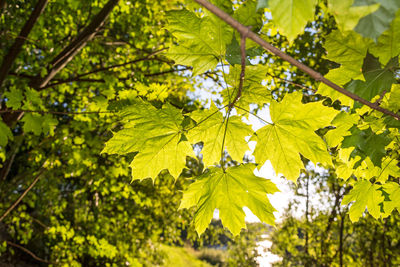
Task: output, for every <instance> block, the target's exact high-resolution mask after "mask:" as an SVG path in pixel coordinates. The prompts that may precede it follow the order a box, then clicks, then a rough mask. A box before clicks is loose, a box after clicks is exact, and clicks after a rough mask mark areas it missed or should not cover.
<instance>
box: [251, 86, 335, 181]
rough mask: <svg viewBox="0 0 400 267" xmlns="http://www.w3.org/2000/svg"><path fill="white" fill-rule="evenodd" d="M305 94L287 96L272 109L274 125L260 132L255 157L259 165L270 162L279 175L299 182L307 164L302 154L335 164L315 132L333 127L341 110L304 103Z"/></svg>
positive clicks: (255, 137) (312, 159)
mask: <svg viewBox="0 0 400 267" xmlns="http://www.w3.org/2000/svg"><path fill="white" fill-rule="evenodd" d="M301 98H302V94H301V93H292V94H288V95H286V96H285V97H284V98H283V100H282V101H281V102H279V103H277V102H272V103H271V106H270V113H271V119H272V121H273V124H272V125H267V126H264V127H263V128H261V129H260V130H258V131H257V132H256V136H254V137H253V139H255V140H256V141H257V145H256V148H255V150H254V156H255V159H256V162H257V163H264V162H265V161H267V160H270V161H271V163H272V166H273V167H274V170H275V172H276V173H282V174H283V175H284V176H285V177H286V178H288V179H290V180H292V181H296V180H297V178H298V176H299V174H300V169H302V168H303V167H304V166H303V163H302V161H301V158H300V154H301V155H303V156H304V157H306V158H308V159H310V160H311V161H312V162H314V163H317V162H320V163H322V164H331V157H330V155H329V153H328V150H327V147H326V144H325V143H324V141H323V140H322V139H321V138H320V137H319V136H318V135H317V134H316V133H315V132H314V131H316V130H317V129H319V128H323V127H326V126H329V125H330V122H331V121H332V119H333V118H334V117H335V116H336V115H337V113H338V112H337V111H336V110H334V109H331V108H328V107H325V106H323V105H322V104H321V103H319V102H314V103H308V104H302V103H301Z"/></svg>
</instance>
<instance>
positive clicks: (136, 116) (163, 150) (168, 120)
mask: <svg viewBox="0 0 400 267" xmlns="http://www.w3.org/2000/svg"><path fill="white" fill-rule="evenodd" d="M121 115H122V117H123V122H124V127H125V128H124V129H123V130H121V131H119V132H117V133H114V136H113V137H112V138H111V139H110V140H109V141H108V142H107V143H106V147H105V148H104V150H103V152H102V153H108V154H114V153H116V154H127V153H131V152H138V153H137V155H136V156H135V158H134V159H133V161H132V162H131V165H130V166H131V168H132V178H133V179H139V180H142V179H145V178H149V177H151V178H153V179H154V178H155V177H156V176H157V175H158V174H159V173H160V171H162V170H164V169H168V171H169V173H170V174H171V175H172V176H173V177H175V178H177V177H178V175H179V174H180V173H181V171H182V169H183V168H184V167H185V164H186V156H192V157H195V155H194V152H193V149H192V147H191V145H190V143H189V142H187V141H184V140H183V138H182V132H183V127H182V122H183V119H184V117H183V115H182V113H181V111H180V110H178V109H176V108H174V107H173V106H171V105H170V104H166V105H164V107H163V108H162V109H156V108H155V107H153V106H152V105H151V104H149V103H146V102H144V101H141V100H137V101H136V103H135V105H133V106H131V107H128V108H126V109H125V110H123V111H122V112H121Z"/></svg>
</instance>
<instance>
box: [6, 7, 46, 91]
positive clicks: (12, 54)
mask: <svg viewBox="0 0 400 267" xmlns="http://www.w3.org/2000/svg"><path fill="white" fill-rule="evenodd" d="M5 2H6V1H4V2H3V3H2V4H4V5H5ZM47 2H48V0H39V1H38V3H37V4H36V6H35V8H34V10H33V11H32V13H31V15H30V17H29V19H28V21H27V22H26V23H25V25H24V26H23V27H22V29H21V32H20V33H19V34H18V36H17V37H16V38H15V41H14V43H13V44H12V46H11V47H10V50H9V51H8V54H7V55H5V56H4V58H3V63H2V64H1V67H0V88H1V87H2V84H3V82H4V80H5V78H6V77H7V75H8V73H9V71H10V69H11V67H12V64H13V63H14V60H15V59H16V58H17V56H18V54H19V53H20V52H21V48H22V46H23V45H24V43H25V41H26V40H27V37H28V35H29V33H30V32H31V30H32V28H33V26H34V25H35V23H36V21H37V20H38V18H39V17H40V15H41V14H42V12H43V10H44V8H45V7H46V5H47ZM0 92H3V89H0Z"/></svg>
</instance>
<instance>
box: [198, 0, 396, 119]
mask: <svg viewBox="0 0 400 267" xmlns="http://www.w3.org/2000/svg"><path fill="white" fill-rule="evenodd" d="M194 1H196V2H197V3H199V4H200V5H202V6H204V7H205V8H206V9H208V10H209V11H211V12H212V13H214V14H215V15H216V16H218V17H219V18H221V19H222V20H223V21H225V22H226V23H228V24H229V25H231V26H232V27H233V28H234V29H236V30H237V31H238V32H239V33H240V34H242V35H243V34H248V38H249V39H251V40H253V41H254V42H256V43H257V44H259V45H260V46H262V47H263V48H264V49H265V50H267V51H269V52H271V53H272V54H274V55H275V56H278V57H280V58H281V59H283V60H285V61H287V62H289V63H290V64H292V65H293V66H296V67H297V68H299V69H300V70H302V71H303V72H305V73H307V74H308V75H310V76H311V78H313V79H314V80H316V81H320V82H322V83H324V84H326V85H327V86H329V87H331V88H332V89H334V90H336V91H338V92H340V93H342V94H344V95H346V96H348V97H350V98H351V99H353V100H355V101H357V102H360V103H361V104H364V105H366V106H368V107H370V108H372V109H374V110H377V111H380V112H382V113H384V114H386V115H389V116H391V117H393V118H395V119H396V120H400V115H398V114H396V113H394V112H392V111H390V110H387V109H385V108H382V107H380V106H379V105H377V104H374V103H371V102H369V101H367V100H365V99H363V98H362V97H360V96H358V95H356V94H353V93H352V92H349V91H347V90H346V89H344V88H342V87H341V86H339V85H337V84H336V83H334V82H332V81H330V80H328V79H326V78H324V76H322V75H321V73H318V72H316V71H315V70H313V69H312V68H310V67H308V66H306V65H304V64H303V63H301V62H299V61H297V60H296V59H294V58H292V57H291V56H289V55H287V54H285V53H284V52H282V51H281V50H279V49H278V48H276V47H274V46H273V45H271V44H270V43H268V42H267V41H265V40H264V39H262V38H261V37H260V36H258V35H257V34H256V33H254V32H251V31H250V32H249V31H248V28H247V27H246V26H244V25H243V24H241V23H240V22H238V21H237V20H235V19H234V18H232V17H231V16H230V15H229V14H227V13H226V12H224V11H222V10H221V9H219V8H218V7H216V6H214V5H213V4H211V3H210V2H208V1H207V0H194Z"/></svg>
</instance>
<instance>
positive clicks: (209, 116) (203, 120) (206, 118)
mask: <svg viewBox="0 0 400 267" xmlns="http://www.w3.org/2000/svg"><path fill="white" fill-rule="evenodd" d="M227 106H228V105H225V106H223V107H222V108H219V109H218V110H216V111H215V112H213V113H212V114H211V115H208V116H207V117H205V118H204V119H202V120H201V121H200V122H198V123H197V124H196V125H194V126H193V127H190V128H189V129H186V130H185V131H186V132H188V131H190V130H192V129H193V128H196V127H197V126H199V125H200V124H201V123H203V122H205V121H206V120H208V119H209V118H211V117H212V116H214V115H215V114H216V113H217V112H219V111H220V110H221V109H224V108H226V107H227Z"/></svg>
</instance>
